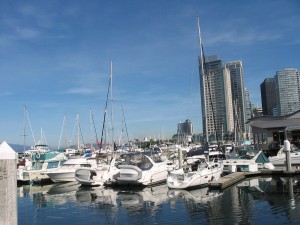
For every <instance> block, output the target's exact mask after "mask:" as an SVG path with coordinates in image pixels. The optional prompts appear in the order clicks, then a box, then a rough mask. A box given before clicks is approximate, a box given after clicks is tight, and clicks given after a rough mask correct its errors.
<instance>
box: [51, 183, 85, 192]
mask: <svg viewBox="0 0 300 225" xmlns="http://www.w3.org/2000/svg"><path fill="white" fill-rule="evenodd" d="M79 186H80V184H78V182H66V183H55V184H53V185H52V186H51V188H50V189H49V191H48V192H47V194H50V195H55V194H63V193H70V192H72V191H77V190H78V187H79Z"/></svg>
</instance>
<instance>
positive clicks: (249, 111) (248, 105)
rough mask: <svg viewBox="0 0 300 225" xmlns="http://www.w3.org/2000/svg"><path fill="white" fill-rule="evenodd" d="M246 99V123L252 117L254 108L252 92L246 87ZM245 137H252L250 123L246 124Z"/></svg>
mask: <svg viewBox="0 0 300 225" xmlns="http://www.w3.org/2000/svg"><path fill="white" fill-rule="evenodd" d="M244 99H245V101H244V102H245V107H244V109H245V123H246V122H247V121H248V120H249V119H251V117H252V108H251V101H250V93H249V91H248V90H247V89H246V88H244ZM245 134H246V135H245V138H246V139H251V138H252V135H251V134H252V131H251V126H250V124H245Z"/></svg>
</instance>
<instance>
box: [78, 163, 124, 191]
mask: <svg viewBox="0 0 300 225" xmlns="http://www.w3.org/2000/svg"><path fill="white" fill-rule="evenodd" d="M117 164H118V162H116V157H107V158H105V159H102V160H100V159H98V161H97V165H96V166H93V167H80V168H77V169H76V170H75V179H76V180H77V181H78V182H79V183H80V184H81V185H83V186H103V185H106V184H110V183H111V182H114V181H115V176H116V175H117V174H118V173H119V168H118V167H117Z"/></svg>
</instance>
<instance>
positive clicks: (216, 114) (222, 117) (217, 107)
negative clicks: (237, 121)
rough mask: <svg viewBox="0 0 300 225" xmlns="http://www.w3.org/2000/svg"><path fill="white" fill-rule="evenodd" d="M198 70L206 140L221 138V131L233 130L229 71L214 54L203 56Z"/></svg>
mask: <svg viewBox="0 0 300 225" xmlns="http://www.w3.org/2000/svg"><path fill="white" fill-rule="evenodd" d="M202 65H203V68H202ZM199 71H200V73H199V74H200V91H201V106H202V121H203V132H204V134H205V136H206V142H210V141H216V140H221V139H222V137H221V136H222V134H223V132H224V133H228V132H234V116H233V115H234V111H233V101H232V90H231V78H230V71H229V69H228V68H227V67H226V65H225V64H224V63H223V62H222V61H221V60H219V59H218V57H217V56H216V55H213V56H205V57H203V63H201V64H200V68H199Z"/></svg>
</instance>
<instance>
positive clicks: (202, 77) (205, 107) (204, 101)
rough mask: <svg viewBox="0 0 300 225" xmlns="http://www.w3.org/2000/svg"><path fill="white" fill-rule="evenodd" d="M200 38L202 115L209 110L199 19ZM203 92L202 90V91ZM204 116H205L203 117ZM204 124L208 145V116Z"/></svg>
mask: <svg viewBox="0 0 300 225" xmlns="http://www.w3.org/2000/svg"><path fill="white" fill-rule="evenodd" d="M198 37H199V45H200V62H199V63H200V66H201V75H202V76H201V77H200V79H201V80H202V88H203V97H202V100H203V103H202V104H203V106H204V110H202V113H203V112H206V109H207V106H206V100H205V93H206V92H205V72H204V63H203V60H204V54H203V46H202V38H201V32H200V19H199V17H198ZM200 92H201V90H200ZM200 94H201V93H200ZM202 116H204V115H202ZM204 123H205V136H206V142H207V143H208V140H209V137H208V129H207V118H206V115H205V120H204Z"/></svg>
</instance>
